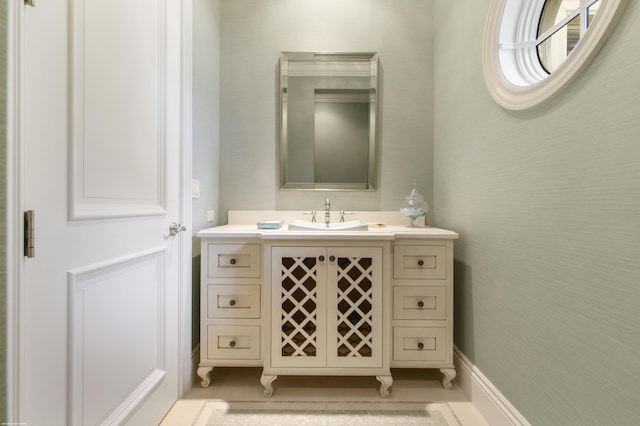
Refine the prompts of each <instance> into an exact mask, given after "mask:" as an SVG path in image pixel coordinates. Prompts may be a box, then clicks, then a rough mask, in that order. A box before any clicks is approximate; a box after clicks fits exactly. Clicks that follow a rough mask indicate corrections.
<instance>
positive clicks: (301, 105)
mask: <svg viewBox="0 0 640 426" xmlns="http://www.w3.org/2000/svg"><path fill="white" fill-rule="evenodd" d="M377 97H378V55H377V54H376V53H372V52H357V53H327V52H283V53H282V54H281V56H280V88H279V99H278V103H279V112H280V114H279V121H280V123H279V135H278V136H279V138H278V139H279V153H280V175H281V185H280V187H281V189H303V190H356V191H357V190H360V191H372V190H374V189H375V170H376V161H375V160H376V140H377V135H376V128H377V126H376V114H377V104H378V100H377Z"/></svg>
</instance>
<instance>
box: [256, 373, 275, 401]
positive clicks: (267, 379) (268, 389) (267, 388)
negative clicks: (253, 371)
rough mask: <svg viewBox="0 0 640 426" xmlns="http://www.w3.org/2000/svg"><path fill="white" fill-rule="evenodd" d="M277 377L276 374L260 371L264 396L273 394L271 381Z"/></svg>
mask: <svg viewBox="0 0 640 426" xmlns="http://www.w3.org/2000/svg"><path fill="white" fill-rule="evenodd" d="M277 378H278V376H273V375H270V374H264V373H262V377H260V383H262V386H263V387H264V394H265V396H271V395H273V386H271V383H273V381H274V380H275V379H277Z"/></svg>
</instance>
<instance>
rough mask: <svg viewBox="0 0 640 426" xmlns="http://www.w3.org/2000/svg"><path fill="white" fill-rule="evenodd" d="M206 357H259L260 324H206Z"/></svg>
mask: <svg viewBox="0 0 640 426" xmlns="http://www.w3.org/2000/svg"><path fill="white" fill-rule="evenodd" d="M207 358H208V359H260V326H258V325H255V326H251V325H248V326H245V325H242V326H241V325H238V326H216V325H209V326H207Z"/></svg>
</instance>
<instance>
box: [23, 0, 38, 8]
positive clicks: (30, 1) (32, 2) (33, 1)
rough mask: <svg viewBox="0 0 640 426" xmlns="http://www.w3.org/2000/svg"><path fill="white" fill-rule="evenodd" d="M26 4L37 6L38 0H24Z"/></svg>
mask: <svg viewBox="0 0 640 426" xmlns="http://www.w3.org/2000/svg"><path fill="white" fill-rule="evenodd" d="M24 4H26V5H27V6H31V7H36V0H24Z"/></svg>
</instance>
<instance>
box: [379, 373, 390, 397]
mask: <svg viewBox="0 0 640 426" xmlns="http://www.w3.org/2000/svg"><path fill="white" fill-rule="evenodd" d="M376 379H377V380H378V381H379V382H380V395H381V396H382V397H383V398H386V397H388V396H389V388H390V387H391V385H392V384H393V377H391V375H389V376H376Z"/></svg>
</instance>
